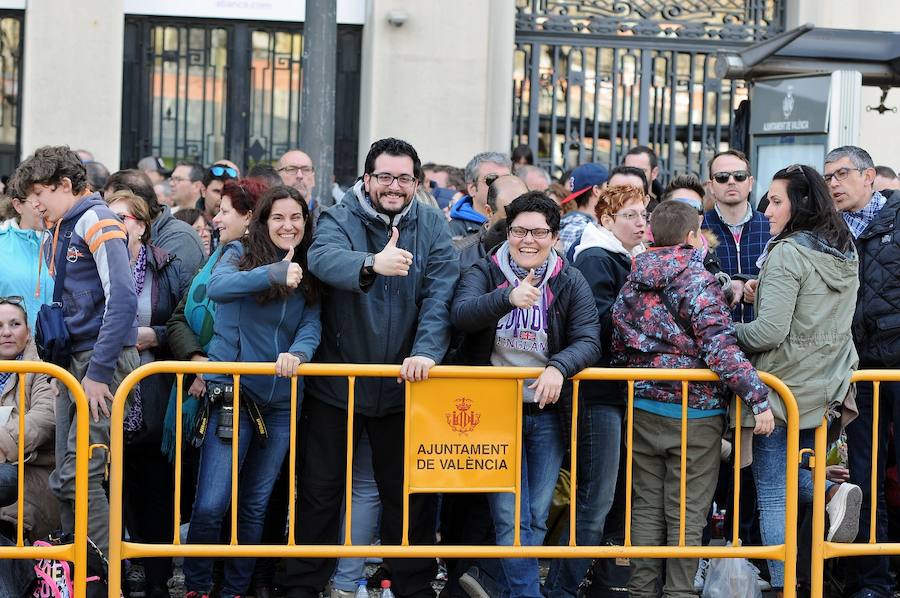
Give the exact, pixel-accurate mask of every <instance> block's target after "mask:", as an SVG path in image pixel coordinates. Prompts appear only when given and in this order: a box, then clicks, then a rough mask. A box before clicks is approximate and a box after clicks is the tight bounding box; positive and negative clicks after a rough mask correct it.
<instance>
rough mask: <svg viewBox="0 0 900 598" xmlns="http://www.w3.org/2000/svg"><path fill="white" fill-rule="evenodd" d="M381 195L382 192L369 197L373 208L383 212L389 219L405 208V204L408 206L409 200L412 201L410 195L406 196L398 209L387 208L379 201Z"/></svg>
mask: <svg viewBox="0 0 900 598" xmlns="http://www.w3.org/2000/svg"><path fill="white" fill-rule="evenodd" d="M382 195H383V193H379V194H378V195H377V196H376V195H370V196H369V199H370V200H371V201H372V207H373V208H375V211H376V212H379V213H381V214H384V215H385V216H387V217H389V218H391V219H393V218H394V216H396V215H397V214H399V213H400V212H402V211H403V210H405V209H406V206H408V205H409V204H410V202H412V200H413V196H412V195H410V196H406V198H405V199H404V200H403V205H402V206H400V207H399V208H398V209H396V210H394V209H390V208H387V207H386V206H385V205H384V204H383V203H381V196H382Z"/></svg>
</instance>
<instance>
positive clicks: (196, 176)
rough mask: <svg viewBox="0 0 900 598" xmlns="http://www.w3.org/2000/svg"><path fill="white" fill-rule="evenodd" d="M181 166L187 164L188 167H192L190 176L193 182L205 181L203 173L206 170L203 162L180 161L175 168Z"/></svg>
mask: <svg viewBox="0 0 900 598" xmlns="http://www.w3.org/2000/svg"><path fill="white" fill-rule="evenodd" d="M179 166H187V167H188V168H190V172H189V173H188V178H189V179H191V182H192V183H196V182H197V181H203V175H204V174H205V171H204V169H203V165H202V164H198V163H197V162H179V163H178V164H176V165H175V168H178V167H179Z"/></svg>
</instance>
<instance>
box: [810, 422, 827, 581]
mask: <svg viewBox="0 0 900 598" xmlns="http://www.w3.org/2000/svg"><path fill="white" fill-rule="evenodd" d="M827 434H828V422H827V420H825V419H823V420H822V425H821V426H819V427H818V428H816V442H815V445H814V446H815V457H814V458H815V467H814V468H813V477H814V482H813V521H812V553H811V558H810V561H811V562H810V578H811V579H810V581H811V587H810V596H812V598H822V595H823V592H824V591H825V545H824V541H825V466H826V462H827V456H826V451H827V448H826V446H825V445H826V442H827V439H826V435H827Z"/></svg>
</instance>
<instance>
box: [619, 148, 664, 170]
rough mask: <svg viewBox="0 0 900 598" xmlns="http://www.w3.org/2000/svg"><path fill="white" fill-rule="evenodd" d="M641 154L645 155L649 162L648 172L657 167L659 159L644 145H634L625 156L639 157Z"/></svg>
mask: <svg viewBox="0 0 900 598" xmlns="http://www.w3.org/2000/svg"><path fill="white" fill-rule="evenodd" d="M641 154H647V158H648V159H649V160H650V170H653V169H654V168H656V167H657V166H659V158H657V157H656V152H654V151H653V150H652V149H650V148H649V147H647V146H646V145H636V146H634V147H633V148H631V149H630V150H628V151H627V152H626V153H625V155H626V156H640V155H641Z"/></svg>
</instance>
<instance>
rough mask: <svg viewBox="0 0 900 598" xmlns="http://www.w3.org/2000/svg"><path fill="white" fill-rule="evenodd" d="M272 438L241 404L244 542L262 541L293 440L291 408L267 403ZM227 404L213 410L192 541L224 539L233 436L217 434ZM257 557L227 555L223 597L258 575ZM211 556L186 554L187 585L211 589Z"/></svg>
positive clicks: (240, 526)
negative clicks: (256, 429)
mask: <svg viewBox="0 0 900 598" xmlns="http://www.w3.org/2000/svg"><path fill="white" fill-rule="evenodd" d="M260 410H261V411H262V415H263V419H264V420H265V422H266V429H267V431H268V438H267V439H266V441H265V443H264V444H263V443H262V442H260V439H259V438H258V437H257V436H256V434H255V433H254V430H253V425H252V422H251V421H250V417H249V415H247V412H246V411H245V410H244V409H241V414H240V428H239V435H238V457H239V459H240V464H239V466H238V467H239V472H240V479H239V480H238V542H239V543H240V544H259V543H260V539H261V537H262V529H263V522H264V520H265V516H266V507H267V506H268V504H269V496H270V495H271V493H272V486H273V485H274V484H275V480H276V479H277V478H278V472H279V470H280V469H281V463H282V462H283V461H284V457H285V455H286V454H287V451H288V447H289V443H290V425H291V424H290V419H291V412H290V410H289V409H271V408H268V409H263V408H260ZM220 414H221V409H219V408H215V409H213V410H212V413H211V414H210V418H209V432H208V433H207V435H206V439H205V440H204V441H203V447H202V448H201V452H200V472H199V475H198V477H197V497H196V498H195V499H194V509H193V512H192V514H191V525H190V528H189V529H188V538H187V541H188V544H218V543H219V534H220V530H221V528H222V518H223V517H224V516H225V511H226V510H227V509H228V506H229V504H230V503H231V442H230V441H229V442H224V441H222V440H221V439H219V438H217V437H216V426H217V424H218V421H219V415H220ZM255 560H256V559H252V558H242V559H238V558H234V559H227V560H226V561H225V576H224V583H223V586H222V597H223V598H227V597H230V596H234V595H238V594H243V593H244V592H245V591H246V589H247V586H248V585H249V583H250V577H251V576H252V575H253V565H254V562H255ZM212 563H213V560H212V559H210V558H202V557H198V558H187V559H185V560H184V584H185V588H186V589H187V591H197V592H200V593H202V594H205V593H208V592H209V590H210V586H211V585H212Z"/></svg>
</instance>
